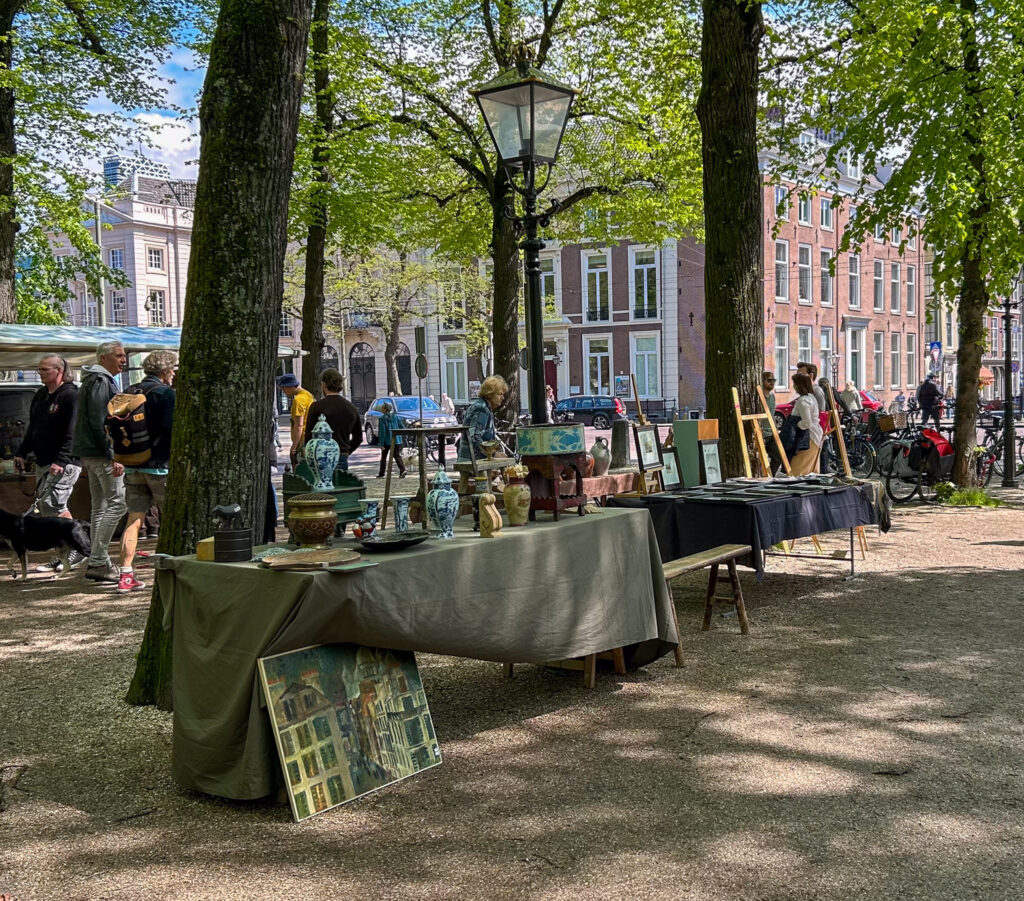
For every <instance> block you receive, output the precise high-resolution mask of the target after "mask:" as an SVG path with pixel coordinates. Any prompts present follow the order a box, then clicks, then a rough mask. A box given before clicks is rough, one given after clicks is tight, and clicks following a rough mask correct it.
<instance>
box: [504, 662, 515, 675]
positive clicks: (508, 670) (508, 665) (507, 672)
mask: <svg viewBox="0 0 1024 901" xmlns="http://www.w3.org/2000/svg"><path fill="white" fill-rule="evenodd" d="M514 666H515V664H514V663H506V664H504V667H505V678H506V679H511V678H512V668H513V667H514Z"/></svg>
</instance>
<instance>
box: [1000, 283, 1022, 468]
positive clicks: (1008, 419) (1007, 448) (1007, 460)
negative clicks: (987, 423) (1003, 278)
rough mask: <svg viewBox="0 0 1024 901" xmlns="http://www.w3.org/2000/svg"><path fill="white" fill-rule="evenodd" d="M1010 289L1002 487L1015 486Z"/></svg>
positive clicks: (1006, 313) (1006, 316)
mask: <svg viewBox="0 0 1024 901" xmlns="http://www.w3.org/2000/svg"><path fill="white" fill-rule="evenodd" d="M1014 293H1015V292H1013V291H1011V292H1010V293H1009V294H1007V295H1006V299H1005V300H1004V301H1003V351H1004V361H1003V488H1016V487H1017V479H1016V475H1017V460H1016V451H1017V441H1016V438H1017V424H1016V422H1015V421H1014V418H1013V414H1014V409H1013V316H1012V314H1011V311H1012V309H1013V307H1016V306H1019V305H1020V304H1019V302H1017V303H1015V302H1014V301H1013V294H1014Z"/></svg>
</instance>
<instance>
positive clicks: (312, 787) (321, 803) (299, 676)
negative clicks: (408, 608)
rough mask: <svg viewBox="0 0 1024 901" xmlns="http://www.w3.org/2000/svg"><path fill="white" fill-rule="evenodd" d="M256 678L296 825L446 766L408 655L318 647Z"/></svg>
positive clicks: (262, 664)
mask: <svg viewBox="0 0 1024 901" xmlns="http://www.w3.org/2000/svg"><path fill="white" fill-rule="evenodd" d="M259 671H260V682H261V683H262V685H263V693H264V696H265V697H266V699H267V710H268V712H269V714H270V721H271V725H272V727H273V730H274V738H275V741H276V743H277V750H278V754H279V755H280V758H281V766H282V769H283V770H284V778H285V786H286V787H287V790H288V798H289V800H290V801H291V807H292V815H293V816H294V817H295V819H296V820H304V819H307V818H308V817H311V816H314V815H315V814H318V813H323V812H324V811H325V810H330V809H331V808H332V807H337V806H338V805H339V804H344V803H346V802H347V801H351V800H353V799H354V798H358V797H360V796H361V795H365V794H366V793H367V792H371V791H374V790H376V789H378V788H382V787H383V786H385V785H390V784H391V783H392V782H397V781H399V780H400V779H405V778H407V777H408V776H412V775H413V774H415V773H418V772H420V771H421V770H425V769H428V768H429V767H432V766H436V765H437V764H438V763H440V762H441V749H440V748H439V747H438V744H437V738H436V736H435V735H434V724H433V722H432V721H431V718H430V709H429V708H428V706H427V698H426V695H425V694H424V693H423V684H422V682H421V681H420V674H419V669H418V668H417V666H416V658H415V657H414V656H413V654H412V653H411V652H410V651H389V650H386V649H382V648H368V647H362V646H360V645H354V644H330V645H318V646H316V647H310V648H302V649H300V650H297V651H289V652H287V653H284V654H277V655H275V656H273V657H263V658H261V659H260V660H259Z"/></svg>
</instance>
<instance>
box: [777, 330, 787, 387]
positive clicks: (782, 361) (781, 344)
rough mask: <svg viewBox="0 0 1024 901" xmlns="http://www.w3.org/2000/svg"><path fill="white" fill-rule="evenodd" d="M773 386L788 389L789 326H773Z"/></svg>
mask: <svg viewBox="0 0 1024 901" xmlns="http://www.w3.org/2000/svg"><path fill="white" fill-rule="evenodd" d="M775 384H776V385H778V386H779V387H780V388H782V389H783V390H785V389H787V388H789V326H788V325H777V326H775Z"/></svg>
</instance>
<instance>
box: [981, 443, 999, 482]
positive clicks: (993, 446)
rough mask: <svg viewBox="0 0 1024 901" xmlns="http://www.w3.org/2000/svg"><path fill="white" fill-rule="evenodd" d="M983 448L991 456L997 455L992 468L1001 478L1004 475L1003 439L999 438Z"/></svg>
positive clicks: (985, 444)
mask: <svg viewBox="0 0 1024 901" xmlns="http://www.w3.org/2000/svg"><path fill="white" fill-rule="evenodd" d="M982 447H984V448H985V450H986V451H988V452H989V453H990V454H995V460H993V462H992V466H991V467H990V468H991V469H994V470H995V471H996V475H997V476H1000V477H1001V476H1002V474H1003V439H1002V438H998V439H996V440H995V441H986V442H985V443H984V444H983V445H982Z"/></svg>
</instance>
